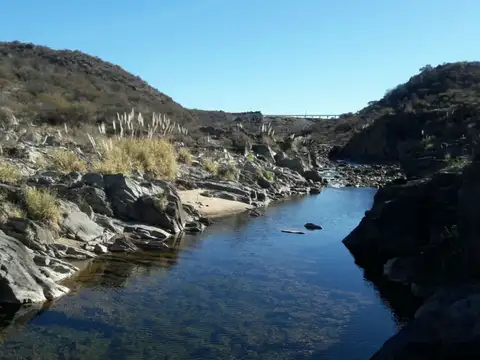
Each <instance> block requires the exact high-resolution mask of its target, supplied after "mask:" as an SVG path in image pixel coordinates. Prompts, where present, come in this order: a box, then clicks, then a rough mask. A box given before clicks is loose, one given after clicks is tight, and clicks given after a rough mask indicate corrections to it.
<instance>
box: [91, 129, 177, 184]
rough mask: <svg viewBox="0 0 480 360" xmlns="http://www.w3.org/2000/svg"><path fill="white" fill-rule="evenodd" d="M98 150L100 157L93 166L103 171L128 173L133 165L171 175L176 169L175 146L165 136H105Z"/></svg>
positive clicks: (167, 176) (164, 175) (166, 175)
mask: <svg viewBox="0 0 480 360" xmlns="http://www.w3.org/2000/svg"><path fill="white" fill-rule="evenodd" d="M99 152H100V154H101V157H100V160H99V161H98V162H97V163H95V164H94V169H95V170H97V171H100V172H102V173H111V174H117V173H123V174H130V173H131V172H132V169H138V170H140V171H144V172H145V173H147V174H150V175H152V176H154V177H158V178H162V179H172V178H174V176H175V174H176V172H177V161H176V154H175V149H174V147H173V145H172V144H171V143H169V142H168V141H166V140H164V139H159V138H153V139H148V138H141V139H136V138H123V139H108V140H105V141H103V142H101V143H100V147H99Z"/></svg>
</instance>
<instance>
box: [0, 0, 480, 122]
mask: <svg viewBox="0 0 480 360" xmlns="http://www.w3.org/2000/svg"><path fill="white" fill-rule="evenodd" d="M1 11H2V21H1V22H0V40H2V41H10V40H20V41H24V42H33V43H36V44H41V45H47V46H50V47H53V48H56V49H65V48H67V49H78V50H81V51H84V52H87V53H89V54H92V55H96V56H99V57H100V58H102V59H104V60H108V61H110V62H113V63H116V64H118V65H120V66H122V67H124V68H125V69H126V70H128V71H130V72H132V73H134V74H136V75H138V76H140V77H142V78H143V79H144V80H146V81H147V82H149V83H150V84H151V85H152V86H154V87H156V88H157V89H159V90H160V91H162V92H164V93H166V94H167V95H169V96H171V97H173V98H174V99H175V100H176V101H178V102H179V103H181V104H182V105H184V106H186V107H190V108H201V109H212V110H213V109H218V110H225V111H252V110H261V111H262V112H264V113H266V114H297V113H299V114H303V113H305V112H307V113H310V114H338V113H343V112H348V111H357V110H359V109H360V108H362V107H363V106H364V105H365V104H366V103H367V102H368V101H370V100H376V99H379V98H381V97H382V96H383V94H384V93H385V91H386V90H387V89H389V88H392V87H394V86H395V85H397V84H399V83H401V82H405V81H406V80H408V78H409V77H410V76H411V75H413V74H415V73H417V71H418V69H419V68H420V67H422V66H424V65H426V64H432V65H437V64H440V63H443V62H450V61H461V60H480V46H479V39H480V1H478V0H455V1H454V0H401V1H400V0H336V1H334V0H331V1H324V0H294V1H291V0H129V1H127V0H116V1H114V0H96V1H94V0H82V1H80V0H70V1H65V0H62V1H60V0H47V1H42V0H14V1H4V3H3V4H2V10H1Z"/></svg>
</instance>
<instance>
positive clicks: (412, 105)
mask: <svg viewBox="0 0 480 360" xmlns="http://www.w3.org/2000/svg"><path fill="white" fill-rule="evenodd" d="M356 118H357V124H356V127H355V129H354V131H352V134H351V137H350V138H349V140H348V141H347V142H346V144H345V145H344V146H342V147H338V148H335V149H333V150H332V152H331V157H333V158H345V159H350V160H352V161H356V162H398V161H400V162H401V163H402V165H404V168H407V172H411V173H412V174H413V173H417V172H418V171H420V169H419V167H421V168H425V169H430V170H434V169H439V168H442V167H444V166H446V165H449V164H450V163H451V160H452V159H458V158H459V157H464V156H467V155H468V154H469V153H471V147H472V144H473V143H474V142H475V141H476V139H477V138H478V133H479V132H478V127H479V126H480V122H479V120H480V62H458V63H448V64H443V65H439V66H437V67H430V66H426V67H424V68H422V69H421V71H420V73H419V74H417V75H415V76H413V77H411V78H410V79H409V80H408V81H407V82H406V83H404V84H400V85H398V86H397V87H396V88H394V89H393V90H390V91H388V92H387V93H386V94H385V96H384V97H383V98H382V99H381V100H379V101H374V102H371V103H370V104H369V106H367V107H366V108H364V109H363V110H361V111H359V112H358V113H357V114H356ZM420 163H421V164H420Z"/></svg>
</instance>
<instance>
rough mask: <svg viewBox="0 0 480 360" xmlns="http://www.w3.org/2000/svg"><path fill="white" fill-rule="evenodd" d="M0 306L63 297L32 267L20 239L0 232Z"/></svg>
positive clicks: (61, 290) (61, 288)
mask: <svg viewBox="0 0 480 360" xmlns="http://www.w3.org/2000/svg"><path fill="white" fill-rule="evenodd" d="M0 289H1V291H0V303H14V304H22V303H34V302H43V301H46V300H52V299H55V298H57V297H59V296H62V295H64V294H66V293H67V292H68V291H69V290H68V288H66V287H64V286H61V285H58V284H55V282H54V281H53V280H51V279H50V278H48V277H47V276H45V275H44V274H43V273H42V272H41V271H40V269H39V267H38V266H37V265H36V264H35V262H34V258H33V255H32V252H31V251H30V250H29V249H28V248H27V247H26V246H25V245H23V244H22V243H21V242H20V241H19V240H17V239H15V238H13V237H11V236H8V235H6V234H5V233H4V232H3V231H0Z"/></svg>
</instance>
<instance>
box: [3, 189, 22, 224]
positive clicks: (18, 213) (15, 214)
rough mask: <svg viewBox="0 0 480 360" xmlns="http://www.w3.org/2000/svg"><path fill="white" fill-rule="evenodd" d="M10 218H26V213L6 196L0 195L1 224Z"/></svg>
mask: <svg viewBox="0 0 480 360" xmlns="http://www.w3.org/2000/svg"><path fill="white" fill-rule="evenodd" d="M10 218H25V212H24V211H23V209H22V208H21V207H20V206H19V205H18V204H16V203H13V202H11V201H9V200H8V199H7V196H6V194H0V224H4V223H6V222H7V220H8V219H10Z"/></svg>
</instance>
